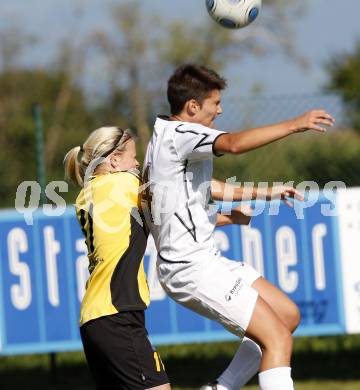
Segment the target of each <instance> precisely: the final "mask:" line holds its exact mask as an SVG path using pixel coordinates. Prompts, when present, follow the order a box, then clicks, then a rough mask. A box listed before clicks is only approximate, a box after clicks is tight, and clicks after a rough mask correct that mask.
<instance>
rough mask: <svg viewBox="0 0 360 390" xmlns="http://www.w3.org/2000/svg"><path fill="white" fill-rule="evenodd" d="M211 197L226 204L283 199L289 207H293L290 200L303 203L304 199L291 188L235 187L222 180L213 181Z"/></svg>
mask: <svg viewBox="0 0 360 390" xmlns="http://www.w3.org/2000/svg"><path fill="white" fill-rule="evenodd" d="M211 196H212V199H213V200H218V201H226V202H240V201H249V200H256V199H260V200H268V201H270V200H276V199H281V200H282V201H283V202H284V203H285V204H286V205H287V206H290V207H292V206H293V203H292V202H291V201H289V199H291V200H292V199H296V200H299V201H303V200H304V197H303V196H302V194H301V193H300V192H299V191H298V190H296V188H294V187H291V186H284V185H283V186H274V187H271V186H269V187H267V188H263V187H261V188H257V187H255V186H244V185H242V184H240V185H239V184H238V185H234V184H231V183H225V182H223V181H220V180H216V179H214V178H213V179H212V180H211Z"/></svg>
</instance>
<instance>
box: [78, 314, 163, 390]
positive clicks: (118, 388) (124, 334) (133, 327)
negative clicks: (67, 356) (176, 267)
mask: <svg viewBox="0 0 360 390" xmlns="http://www.w3.org/2000/svg"><path fill="white" fill-rule="evenodd" d="M80 334H81V339H82V343H83V346H84V351H85V355H86V359H87V362H88V365H89V368H90V371H91V373H92V374H93V376H94V379H95V382H96V388H97V389H98V390H144V389H149V388H151V387H156V386H160V385H164V384H166V383H168V382H169V379H168V377H167V375H166V372H165V369H164V365H163V363H162V361H161V359H160V356H159V354H158V353H157V352H156V350H155V349H154V348H153V346H152V345H151V343H150V340H149V338H148V333H147V330H146V328H145V316H144V312H143V311H129V312H122V313H118V314H114V315H110V316H105V317H101V318H98V319H96V320H92V321H89V322H87V323H85V324H84V325H83V326H81V328H80Z"/></svg>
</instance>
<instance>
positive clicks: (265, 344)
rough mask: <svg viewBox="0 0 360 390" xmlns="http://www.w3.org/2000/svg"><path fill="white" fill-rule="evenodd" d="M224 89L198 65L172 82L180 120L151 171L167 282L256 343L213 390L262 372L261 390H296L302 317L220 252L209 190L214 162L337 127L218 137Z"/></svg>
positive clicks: (313, 116) (299, 126) (151, 156)
mask: <svg viewBox="0 0 360 390" xmlns="http://www.w3.org/2000/svg"><path fill="white" fill-rule="evenodd" d="M225 86H226V82H225V80H224V79H223V78H221V77H220V76H219V75H218V74H217V73H216V72H214V71H212V70H209V69H207V68H205V67H202V66H197V65H191V64H188V65H184V66H181V67H180V68H178V69H177V70H176V71H175V73H174V74H173V75H172V77H171V78H170V79H169V82H168V90H167V94H168V101H169V104H170V108H171V116H170V117H159V118H158V119H157V120H156V122H155V126H154V132H153V135H152V138H151V141H150V143H149V145H148V149H147V154H146V158H145V164H144V168H145V170H144V181H145V182H148V185H149V187H148V191H147V195H148V197H147V200H148V205H149V208H150V210H149V211H150V218H151V223H150V229H151V233H152V234H153V236H154V240H155V244H156V247H157V251H158V264H157V269H158V275H159V280H160V283H161V284H162V286H163V288H164V289H165V291H166V292H167V293H168V294H169V295H170V296H171V297H172V298H173V299H174V300H175V301H177V302H179V303H180V304H182V305H184V306H186V307H188V308H190V309H192V310H194V311H196V312H197V313H199V314H202V315H204V316H206V317H208V318H210V319H214V320H217V321H218V322H220V323H221V324H222V325H223V326H224V327H225V328H226V329H228V330H229V331H230V332H232V333H234V334H236V335H238V336H239V337H240V338H241V339H242V338H243V337H244V335H246V336H248V339H246V340H245V341H244V342H243V343H242V345H240V347H239V350H238V352H237V353H236V355H235V357H234V359H233V361H232V363H231V364H230V366H229V368H228V369H227V370H226V371H225V372H224V373H223V374H222V375H221V376H220V377H219V378H218V381H217V383H214V384H213V385H210V386H209V387H205V389H211V388H212V389H217V390H238V389H239V388H240V387H241V386H243V384H244V383H246V382H247V381H248V380H249V379H250V378H251V377H252V376H253V375H254V374H255V373H256V372H257V371H260V373H259V384H260V388H261V389H262V390H292V389H293V381H292V378H291V369H290V358H291V353H292V332H293V331H294V329H295V328H296V327H297V325H298V324H299V321H300V314H299V310H298V308H297V306H296V305H295V304H294V303H293V302H292V301H291V300H290V299H289V298H288V297H287V296H286V295H285V294H283V293H282V292H281V291H280V290H279V289H278V288H276V287H275V286H274V285H272V284H271V283H269V282H268V281H266V280H265V279H264V278H263V277H261V275H259V274H258V272H257V271H256V270H255V269H253V268H252V267H251V266H249V265H247V264H245V263H242V262H237V261H233V260H229V259H226V258H224V257H222V256H221V254H220V253H219V252H218V250H217V249H216V247H215V242H214V237H213V231H214V227H215V224H216V217H215V215H216V214H215V211H214V210H213V207H212V204H211V200H212V199H211V192H213V195H215V197H216V198H218V199H221V197H222V191H219V190H216V191H214V190H213V191H211V190H210V183H211V178H212V168H213V158H214V156H220V155H221V154H224V153H231V154H241V153H245V152H247V151H250V150H253V149H256V148H258V147H260V146H262V145H266V144H269V143H271V142H273V141H276V140H279V139H281V138H284V137H286V136H288V135H291V134H293V133H298V132H303V131H307V130H315V131H319V132H323V131H325V129H324V128H323V127H322V126H323V125H326V126H331V125H332V124H333V121H334V119H333V118H332V117H331V116H330V115H329V114H328V113H326V112H325V111H323V110H315V111H311V112H308V113H305V114H303V115H301V116H299V117H297V118H295V119H292V120H288V121H284V122H281V123H278V124H276V125H272V126H267V127H263V128H255V129H249V130H245V131H241V132H234V133H225V132H222V131H218V130H215V129H214V120H215V118H216V117H217V116H218V115H219V114H221V113H222V109H221V101H220V100H221V90H223V89H224V88H225ZM213 184H214V182H213V183H212V185H213ZM213 189H214V187H213ZM276 191H277V192H278V194H277V195H279V196H281V197H282V198H283V197H286V196H289V197H296V196H298V194H297V193H296V191H295V190H294V189H292V188H280V189H277V190H276ZM237 194H238V198H234V199H233V200H241V191H237ZM257 195H259V194H257V193H256V191H254V193H253V197H256V196H257ZM213 198H214V196H213ZM270 198H271V196H269V195H266V199H270Z"/></svg>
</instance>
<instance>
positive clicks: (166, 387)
mask: <svg viewBox="0 0 360 390" xmlns="http://www.w3.org/2000/svg"><path fill="white" fill-rule="evenodd" d="M146 390H171V387H170V384H169V383H166V384H165V385H161V386H156V387H151V388H150V389H146Z"/></svg>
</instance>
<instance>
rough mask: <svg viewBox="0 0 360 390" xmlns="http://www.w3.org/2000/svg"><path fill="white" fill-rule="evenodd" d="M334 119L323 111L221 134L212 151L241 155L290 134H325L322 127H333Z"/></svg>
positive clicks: (310, 112)
mask: <svg viewBox="0 0 360 390" xmlns="http://www.w3.org/2000/svg"><path fill="white" fill-rule="evenodd" d="M334 121H335V119H334V118H333V117H332V116H331V115H330V114H328V113H327V112H326V111H324V110H313V111H309V112H306V113H305V114H303V115H300V116H298V117H296V118H294V119H291V120H288V121H284V122H280V123H278V124H275V125H270V126H265V127H258V128H254V129H248V130H243V131H240V132H235V133H227V134H223V135H221V136H220V137H218V138H217V139H216V140H215V143H214V151H215V153H217V154H222V153H232V154H241V153H245V152H248V151H250V150H253V149H257V148H259V147H260V146H263V145H267V144H270V143H271V142H274V141H277V140H279V139H281V138H285V137H287V136H288V135H290V134H294V133H300V132H304V131H308V130H314V131H318V132H321V133H323V132H325V131H326V129H325V127H324V126H330V127H331V126H333V124H334Z"/></svg>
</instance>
